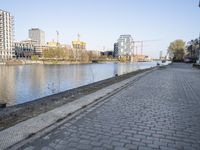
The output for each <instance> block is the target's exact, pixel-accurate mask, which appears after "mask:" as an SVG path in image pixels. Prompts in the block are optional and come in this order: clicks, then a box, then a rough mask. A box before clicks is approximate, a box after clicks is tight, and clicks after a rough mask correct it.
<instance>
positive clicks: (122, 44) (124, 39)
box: [115, 34, 134, 56]
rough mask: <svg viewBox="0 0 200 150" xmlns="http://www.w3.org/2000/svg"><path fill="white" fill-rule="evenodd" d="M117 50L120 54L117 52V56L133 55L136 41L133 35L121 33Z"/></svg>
mask: <svg viewBox="0 0 200 150" xmlns="http://www.w3.org/2000/svg"><path fill="white" fill-rule="evenodd" d="M115 51H117V53H118V54H115V55H117V56H127V55H128V56H131V55H133V51H134V43H133V38H132V37H131V35H129V34H126V35H120V37H119V39H118V41H117V50H115Z"/></svg>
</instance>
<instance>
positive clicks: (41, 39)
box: [29, 28, 45, 55]
mask: <svg viewBox="0 0 200 150" xmlns="http://www.w3.org/2000/svg"><path fill="white" fill-rule="evenodd" d="M29 39H31V40H33V41H36V43H34V46H35V53H36V54H37V55H41V54H42V49H43V48H44V46H45V32H44V31H42V30H41V29H39V28H32V29H29Z"/></svg>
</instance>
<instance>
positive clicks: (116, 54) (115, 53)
mask: <svg viewBox="0 0 200 150" xmlns="http://www.w3.org/2000/svg"><path fill="white" fill-rule="evenodd" d="M113 56H114V57H118V43H114V53H113Z"/></svg>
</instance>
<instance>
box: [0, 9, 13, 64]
mask: <svg viewBox="0 0 200 150" xmlns="http://www.w3.org/2000/svg"><path fill="white" fill-rule="evenodd" d="M13 38H14V17H13V16H11V14H10V13H9V12H7V11H3V10H1V9H0V59H1V60H2V59H11V58H12V57H13V56H14V51H13Z"/></svg>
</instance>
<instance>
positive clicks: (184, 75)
mask: <svg viewBox="0 0 200 150" xmlns="http://www.w3.org/2000/svg"><path fill="white" fill-rule="evenodd" d="M23 149H26V150H32V149H36V150H39V149H42V150H46V149H50V150H55V149H56V150H63V149H67V150H68V149H69V150H71V149H80V150H81V149H83V150H90V149H92V150H101V149H116V150H125V149H133V150H136V149H139V150H146V149H147V150H151V149H161V150H173V149H176V150H193V149H195V150H200V70H197V69H193V68H192V67H191V65H188V64H173V65H171V66H168V67H167V68H160V69H159V70H156V71H154V72H152V73H150V74H148V75H146V76H144V77H142V78H141V79H139V80H138V81H136V82H135V83H134V84H132V85H131V86H129V87H127V88H126V89H124V90H122V91H120V92H119V93H117V94H115V95H114V96H112V97H110V98H109V100H108V101H107V102H105V103H104V104H103V105H101V106H99V107H96V108H94V109H90V110H88V111H86V112H85V113H83V114H82V115H81V116H80V117H77V118H75V119H72V120H71V121H69V122H67V123H66V124H64V125H63V126H61V127H59V128H58V129H56V130H54V131H53V132H51V133H50V134H48V135H45V136H44V137H42V138H40V139H37V140H35V141H34V142H32V143H29V144H27V145H25V146H24V147H23Z"/></svg>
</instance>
